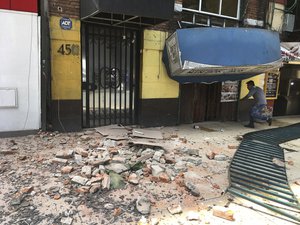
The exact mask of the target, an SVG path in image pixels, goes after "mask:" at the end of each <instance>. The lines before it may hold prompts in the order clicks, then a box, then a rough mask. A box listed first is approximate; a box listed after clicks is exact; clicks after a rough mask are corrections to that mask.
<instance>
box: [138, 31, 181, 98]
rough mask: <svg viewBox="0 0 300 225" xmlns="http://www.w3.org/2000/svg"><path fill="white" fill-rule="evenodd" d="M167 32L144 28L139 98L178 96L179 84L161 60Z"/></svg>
mask: <svg viewBox="0 0 300 225" xmlns="http://www.w3.org/2000/svg"><path fill="white" fill-rule="evenodd" d="M167 36H168V33H167V32H162V31H155V30H145V31H144V46H143V55H142V75H141V98H142V99H158V98H178V96H179V84H178V83H177V82H176V81H174V80H172V79H170V78H169V76H168V74H167V71H166V69H165V66H164V64H163V62H162V53H163V49H164V46H165V40H166V38H167Z"/></svg>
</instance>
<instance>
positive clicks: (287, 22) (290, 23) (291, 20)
mask: <svg viewBox="0 0 300 225" xmlns="http://www.w3.org/2000/svg"><path fill="white" fill-rule="evenodd" d="M294 25H295V15H293V14H289V13H286V14H285V15H284V20H283V25H282V31H287V32H293V31H294Z"/></svg>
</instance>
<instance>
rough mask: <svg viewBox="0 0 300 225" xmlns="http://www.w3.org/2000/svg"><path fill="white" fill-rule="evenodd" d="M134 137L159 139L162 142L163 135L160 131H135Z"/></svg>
mask: <svg viewBox="0 0 300 225" xmlns="http://www.w3.org/2000/svg"><path fill="white" fill-rule="evenodd" d="M132 136H133V137H140V138H149V139H157V140H162V139H163V135H162V133H161V131H159V130H149V129H134V130H133V131H132Z"/></svg>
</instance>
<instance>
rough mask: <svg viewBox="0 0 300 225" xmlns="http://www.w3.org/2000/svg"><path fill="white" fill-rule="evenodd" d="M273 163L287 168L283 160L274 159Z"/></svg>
mask: <svg viewBox="0 0 300 225" xmlns="http://www.w3.org/2000/svg"><path fill="white" fill-rule="evenodd" d="M272 162H273V163H274V164H275V165H277V166H280V167H285V163H284V162H283V161H282V160H280V159H278V158H273V159H272Z"/></svg>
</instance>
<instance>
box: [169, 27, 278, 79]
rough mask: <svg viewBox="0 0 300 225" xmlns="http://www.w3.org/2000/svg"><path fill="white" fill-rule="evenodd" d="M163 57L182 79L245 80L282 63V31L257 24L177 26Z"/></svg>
mask: <svg viewBox="0 0 300 225" xmlns="http://www.w3.org/2000/svg"><path fill="white" fill-rule="evenodd" d="M163 61H164V63H165V65H166V68H167V70H168V74H169V76H170V77H171V78H172V79H174V80H176V81H178V82H180V83H212V82H220V81H226V80H231V81H234V80H242V79H246V78H249V77H252V76H255V75H257V74H261V73H264V72H267V71H269V70H274V69H277V68H280V67H281V66H282V59H281V52H280V40H279V35H278V33H276V32H272V31H268V30H264V29H256V28H189V29H180V30H177V31H176V32H175V33H173V34H172V35H171V36H170V37H169V38H168V39H167V40H166V46H165V51H164V57H163Z"/></svg>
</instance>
